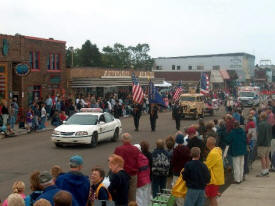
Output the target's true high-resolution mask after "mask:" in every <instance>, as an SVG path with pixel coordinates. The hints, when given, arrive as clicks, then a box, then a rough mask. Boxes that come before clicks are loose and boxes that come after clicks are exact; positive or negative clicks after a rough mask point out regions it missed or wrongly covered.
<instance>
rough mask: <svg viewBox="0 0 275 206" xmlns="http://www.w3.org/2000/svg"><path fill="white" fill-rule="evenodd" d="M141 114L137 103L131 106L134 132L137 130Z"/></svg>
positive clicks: (140, 107)
mask: <svg viewBox="0 0 275 206" xmlns="http://www.w3.org/2000/svg"><path fill="white" fill-rule="evenodd" d="M141 113H142V105H141V104H138V103H134V104H133V117H134V123H135V131H138V128H139V119H140V117H141Z"/></svg>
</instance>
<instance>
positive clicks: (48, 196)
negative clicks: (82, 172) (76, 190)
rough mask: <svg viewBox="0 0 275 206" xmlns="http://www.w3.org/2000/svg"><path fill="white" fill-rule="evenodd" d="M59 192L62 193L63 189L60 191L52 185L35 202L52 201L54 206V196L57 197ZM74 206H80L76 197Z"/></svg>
mask: <svg viewBox="0 0 275 206" xmlns="http://www.w3.org/2000/svg"><path fill="white" fill-rule="evenodd" d="M59 191H61V189H59V188H58V187H57V186H56V185H52V186H49V187H46V188H45V189H44V190H43V193H42V194H41V195H40V196H39V197H38V198H37V199H36V200H35V201H37V200H39V199H42V198H43V199H46V200H48V201H50V203H51V205H52V206H54V201H53V198H54V196H55V195H56V193H58V192H59ZM72 199H73V200H72V202H73V204H72V206H79V205H78V203H77V201H76V200H75V198H74V196H72Z"/></svg>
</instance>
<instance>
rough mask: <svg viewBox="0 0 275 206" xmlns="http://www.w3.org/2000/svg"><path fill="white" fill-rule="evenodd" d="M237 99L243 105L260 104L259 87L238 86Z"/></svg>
mask: <svg viewBox="0 0 275 206" xmlns="http://www.w3.org/2000/svg"><path fill="white" fill-rule="evenodd" d="M238 101H239V102H240V104H241V105H242V106H244V107H253V106H258V105H259V104H260V87H254V86H244V87H239V88H238Z"/></svg>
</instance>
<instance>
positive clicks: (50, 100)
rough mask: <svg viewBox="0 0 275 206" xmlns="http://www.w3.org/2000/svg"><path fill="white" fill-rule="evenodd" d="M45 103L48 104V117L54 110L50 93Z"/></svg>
mask: <svg viewBox="0 0 275 206" xmlns="http://www.w3.org/2000/svg"><path fill="white" fill-rule="evenodd" d="M45 104H46V108H45V109H46V113H47V117H50V115H51V112H52V107H53V100H52V98H51V96H50V95H48V97H47V99H46V101H45Z"/></svg>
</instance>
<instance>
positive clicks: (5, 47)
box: [2, 39, 9, 56]
mask: <svg viewBox="0 0 275 206" xmlns="http://www.w3.org/2000/svg"><path fill="white" fill-rule="evenodd" d="M8 52H9V44H8V40H7V39H3V48H2V54H3V56H7V55H8Z"/></svg>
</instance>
